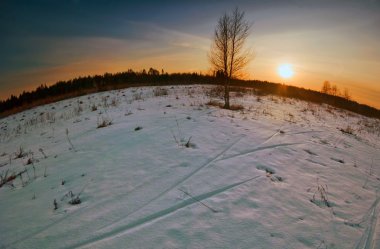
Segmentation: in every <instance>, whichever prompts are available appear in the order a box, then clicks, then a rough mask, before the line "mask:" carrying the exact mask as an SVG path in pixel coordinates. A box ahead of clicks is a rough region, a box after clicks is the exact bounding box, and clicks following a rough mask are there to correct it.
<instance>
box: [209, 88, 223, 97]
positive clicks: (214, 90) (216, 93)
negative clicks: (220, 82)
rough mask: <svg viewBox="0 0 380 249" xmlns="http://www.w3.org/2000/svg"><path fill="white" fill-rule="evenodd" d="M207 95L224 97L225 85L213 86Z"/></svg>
mask: <svg viewBox="0 0 380 249" xmlns="http://www.w3.org/2000/svg"><path fill="white" fill-rule="evenodd" d="M207 95H208V96H209V97H212V98H223V96H224V87H223V86H215V87H212V88H211V89H210V90H209V91H208V92H207Z"/></svg>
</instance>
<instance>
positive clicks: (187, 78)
mask: <svg viewBox="0 0 380 249" xmlns="http://www.w3.org/2000/svg"><path fill="white" fill-rule="evenodd" d="M222 83H223V79H221V78H220V77H218V76H212V75H202V74H198V73H172V74H168V73H164V72H163V71H162V72H161V73H160V72H159V71H158V70H156V69H153V68H150V69H149V71H148V72H146V71H145V70H143V71H141V72H134V71H133V70H131V69H130V70H128V71H126V72H120V73H115V74H111V73H105V74H104V75H95V76H87V77H79V78H75V79H72V80H68V81H59V82H57V83H55V84H53V85H51V86H46V85H41V86H39V87H37V88H36V89H35V90H34V91H31V92H25V91H24V92H23V93H21V94H20V95H19V96H18V97H16V96H14V95H12V96H11V97H9V98H8V99H7V100H3V101H0V117H6V116H8V115H11V114H13V113H17V112H20V111H23V110H26V109H29V108H32V107H35V106H38V105H42V104H47V103H52V102H55V101H59V100H62V99H67V98H71V97H75V96H80V95H85V94H89V93H94V92H100V91H107V90H113V89H121V88H127V87H135V86H164V85H192V84H211V85H220V84H222ZM234 86H235V88H236V86H238V87H247V88H253V89H255V92H256V93H257V94H260V95H269V94H272V95H277V96H282V97H289V98H295V99H300V100H306V101H311V102H314V103H320V104H322V103H324V104H329V105H332V106H335V107H338V108H342V109H346V110H349V111H352V112H355V113H358V114H362V115H365V116H368V117H375V118H380V110H378V109H376V108H373V107H370V106H368V105H364V104H359V103H357V102H355V101H352V100H349V99H347V98H343V97H340V96H333V95H329V94H326V93H322V92H318V91H314V90H307V89H304V88H300V87H295V86H287V85H284V84H279V83H271V82H267V81H258V80H238V79H235V80H232V82H231V87H234Z"/></svg>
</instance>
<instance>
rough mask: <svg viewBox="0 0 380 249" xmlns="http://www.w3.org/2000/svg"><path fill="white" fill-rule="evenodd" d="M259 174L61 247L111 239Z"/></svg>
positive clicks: (85, 244) (71, 246)
mask: <svg viewBox="0 0 380 249" xmlns="http://www.w3.org/2000/svg"><path fill="white" fill-rule="evenodd" d="M259 177H260V176H255V177H252V178H250V179H247V180H244V181H240V182H237V183H234V184H230V185H227V186H225V187H222V188H219V189H216V190H214V191H211V192H207V193H204V194H200V195H197V196H194V197H193V198H189V199H186V200H185V201H182V202H180V203H178V204H176V205H174V206H171V207H169V208H166V209H163V210H160V211H158V212H156V213H153V214H150V215H148V216H145V217H142V218H140V219H137V220H136V221H133V222H131V223H128V224H126V225H124V226H120V227H118V228H115V229H113V230H111V231H110V232H107V233H104V234H102V235H98V236H97V237H96V238H93V239H89V240H86V241H82V242H80V243H77V244H74V245H70V246H68V247H62V249H69V248H80V247H87V246H91V244H94V243H98V242H101V241H103V240H108V239H112V238H114V237H117V236H120V235H123V234H125V233H127V232H128V231H129V230H131V229H134V228H137V227H139V226H143V225H145V224H147V223H149V222H153V221H155V220H157V219H160V218H163V217H165V216H167V215H169V214H171V213H173V212H176V211H178V210H179V209H182V208H184V207H187V206H189V205H192V204H194V203H197V202H199V201H203V200H205V199H207V198H210V197H212V196H214V195H217V194H220V193H223V192H225V191H227V190H229V189H232V188H234V187H237V186H239V185H242V184H244V183H246V182H249V181H252V180H254V179H257V178H259Z"/></svg>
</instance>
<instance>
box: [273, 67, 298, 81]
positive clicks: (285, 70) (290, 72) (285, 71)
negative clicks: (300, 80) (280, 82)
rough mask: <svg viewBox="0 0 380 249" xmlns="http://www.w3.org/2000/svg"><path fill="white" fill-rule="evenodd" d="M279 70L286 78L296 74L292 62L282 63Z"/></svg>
mask: <svg viewBox="0 0 380 249" xmlns="http://www.w3.org/2000/svg"><path fill="white" fill-rule="evenodd" d="M277 71H278V74H279V75H280V76H281V77H282V78H285V79H287V78H290V77H292V76H293V74H294V72H293V69H292V65H291V64H281V65H280V66H279V67H278V69H277Z"/></svg>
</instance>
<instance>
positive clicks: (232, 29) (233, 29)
mask: <svg viewBox="0 0 380 249" xmlns="http://www.w3.org/2000/svg"><path fill="white" fill-rule="evenodd" d="M250 27H251V25H250V24H249V23H248V22H247V21H246V20H245V19H244V12H242V11H240V10H239V9H238V8H235V10H234V11H233V12H232V13H231V14H227V13H225V14H224V15H223V16H221V17H220V18H219V20H218V23H217V25H216V28H215V33H214V40H213V44H212V46H211V51H210V53H209V59H210V62H211V65H212V67H213V69H214V70H215V71H216V72H220V71H222V72H223V75H224V108H227V109H229V108H230V94H229V93H230V90H229V85H230V81H231V79H232V78H234V77H238V76H239V72H240V71H241V70H242V69H243V68H244V67H245V66H246V65H247V63H248V62H249V60H250V59H251V58H252V55H251V53H250V52H249V51H247V50H244V44H245V41H246V39H247V37H248V35H249V30H250Z"/></svg>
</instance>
